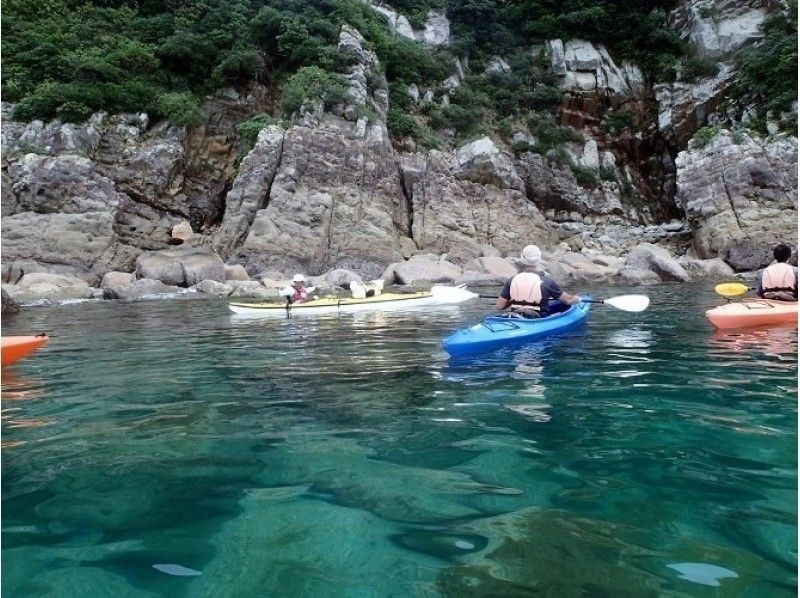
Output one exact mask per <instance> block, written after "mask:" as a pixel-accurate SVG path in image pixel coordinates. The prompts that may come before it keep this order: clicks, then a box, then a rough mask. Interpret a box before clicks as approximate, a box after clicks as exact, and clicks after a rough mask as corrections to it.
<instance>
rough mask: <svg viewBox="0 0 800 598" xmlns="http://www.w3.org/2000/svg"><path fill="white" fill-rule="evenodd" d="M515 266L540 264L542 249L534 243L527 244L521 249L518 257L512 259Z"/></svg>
mask: <svg viewBox="0 0 800 598" xmlns="http://www.w3.org/2000/svg"><path fill="white" fill-rule="evenodd" d="M514 261H515V262H516V263H517V266H528V267H535V266H541V265H542V250H541V249H539V248H538V247H537V246H536V245H528V246H527V247H525V249H523V250H522V253H520V255H519V257H518V258H517V259H516V260H514Z"/></svg>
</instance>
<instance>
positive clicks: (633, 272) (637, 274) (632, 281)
mask: <svg viewBox="0 0 800 598" xmlns="http://www.w3.org/2000/svg"><path fill="white" fill-rule="evenodd" d="M614 281H615V282H617V283H618V284H621V285H623V286H638V285H647V284H658V283H660V282H661V278H660V277H659V276H658V274H656V273H655V272H653V271H652V270H642V269H639V268H627V267H625V268H622V270H620V271H619V272H617V273H616V274H615V275H614Z"/></svg>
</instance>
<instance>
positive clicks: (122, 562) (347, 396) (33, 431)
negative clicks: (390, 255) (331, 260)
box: [2, 286, 797, 597]
mask: <svg viewBox="0 0 800 598" xmlns="http://www.w3.org/2000/svg"><path fill="white" fill-rule="evenodd" d="M689 290H692V291H693V292H696V295H692V294H691V293H689ZM595 292H596V290H595ZM608 292H609V293H612V292H617V290H613V289H610V290H609V291H608ZM648 292H649V293H650V294H651V297H652V299H653V305H652V307H651V308H650V309H649V310H648V311H647V312H645V313H643V314H627V313H624V312H619V311H614V310H612V308H610V307H599V308H597V309H595V310H593V312H592V314H591V316H590V318H589V321H588V323H587V324H586V325H585V326H583V327H581V328H579V329H576V330H573V331H571V332H570V333H568V334H566V335H564V336H559V337H554V338H551V339H549V340H547V341H544V342H539V343H535V344H532V345H529V346H526V347H522V348H515V349H513V350H506V351H498V352H494V353H489V354H486V355H484V356H482V357H480V358H475V359H471V360H459V361H450V360H448V359H447V356H446V355H445V354H444V353H443V352H442V351H441V349H440V348H439V343H440V341H441V339H442V337H443V336H444V335H445V334H446V333H448V332H450V331H451V330H454V329H456V328H458V327H462V326H464V325H467V324H469V323H472V322H474V321H476V320H478V319H479V317H480V316H481V314H483V313H485V311H486V310H488V309H489V304H488V303H487V302H483V303H481V302H473V303H471V304H469V305H467V306H462V307H458V308H451V309H446V310H443V311H438V312H431V313H425V312H407V313H404V314H364V315H349V316H341V317H336V316H328V317H322V316H320V317H316V318H312V317H295V318H293V319H291V320H287V319H276V320H252V319H250V320H248V319H237V317H234V316H231V315H229V314H228V312H227V309H226V306H225V304H224V303H223V302H211V301H198V300H183V301H173V302H146V303H138V304H115V303H85V304H80V305H67V306H62V307H57V308H38V309H28V310H26V311H23V312H22V313H21V314H20V315H18V316H15V317H9V318H5V319H4V322H3V334H14V333H17V334H19V333H29V332H35V331H38V330H41V329H47V330H49V331H50V333H51V335H52V339H51V341H50V343H49V345H48V346H47V347H46V348H45V349H43V350H40V351H39V352H38V353H37V354H36V355H35V356H33V357H31V358H28V359H26V360H23V361H21V362H19V363H18V364H16V365H15V366H12V367H10V368H5V369H4V371H3V377H2V388H3V396H2V399H3V403H2V409H3V420H2V442H3V449H2V491H3V493H2V567H3V570H2V573H3V575H2V589H3V595H4V596H14V597H19V596H37V597H39V596H215V597H216V596H369V597H372V596H375V597H378V596H441V595H445V596H464V595H491V596H524V595H531V594H537V595H545V596H578V595H580V596H623V595H635V596H648V595H662V596H663V595H668V596H706V595H707V596H721V595H725V596H759V597H760V596H782V595H787V596H788V595H795V593H796V584H797V576H796V570H797V525H796V519H797V332H796V331H794V330H772V331H753V332H746V333H736V334H723V333H715V332H713V331H712V329H711V327H710V325H709V324H708V323H707V322H706V320H705V318H704V317H703V310H704V309H706V308H707V307H710V306H712V305H713V304H715V303H717V298H715V297H714V295H713V294H710V293H708V292H707V289H706V287H685V286H680V287H678V286H676V287H670V286H664V287H659V288H657V289H648Z"/></svg>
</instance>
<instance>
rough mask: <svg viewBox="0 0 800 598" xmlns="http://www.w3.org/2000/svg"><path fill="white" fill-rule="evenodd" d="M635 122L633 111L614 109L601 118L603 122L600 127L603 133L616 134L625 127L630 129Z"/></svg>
mask: <svg viewBox="0 0 800 598" xmlns="http://www.w3.org/2000/svg"><path fill="white" fill-rule="evenodd" d="M635 124H636V118H635V117H634V115H633V112H630V111H629V110H616V111H614V112H609V113H608V114H606V117H605V118H604V119H603V124H602V125H601V127H600V128H601V129H602V130H603V132H604V133H610V134H612V135H616V134H617V133H619V132H620V131H623V130H625V129H632V128H633V126H634V125H635Z"/></svg>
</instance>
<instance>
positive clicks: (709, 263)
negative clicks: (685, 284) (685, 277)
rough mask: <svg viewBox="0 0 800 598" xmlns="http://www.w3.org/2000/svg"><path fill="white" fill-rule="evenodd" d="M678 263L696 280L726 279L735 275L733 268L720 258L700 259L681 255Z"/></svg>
mask: <svg viewBox="0 0 800 598" xmlns="http://www.w3.org/2000/svg"><path fill="white" fill-rule="evenodd" d="M678 263H679V264H680V265H681V266H683V269H684V270H686V271H687V272H688V273H689V276H691V277H692V279H695V280H725V279H729V278H731V277H733V276H734V271H733V268H731V267H730V266H729V265H728V264H726V263H725V262H724V261H723V260H721V259H720V258H713V259H710V260H700V259H695V258H691V257H687V256H681V257H679V258H678Z"/></svg>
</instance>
